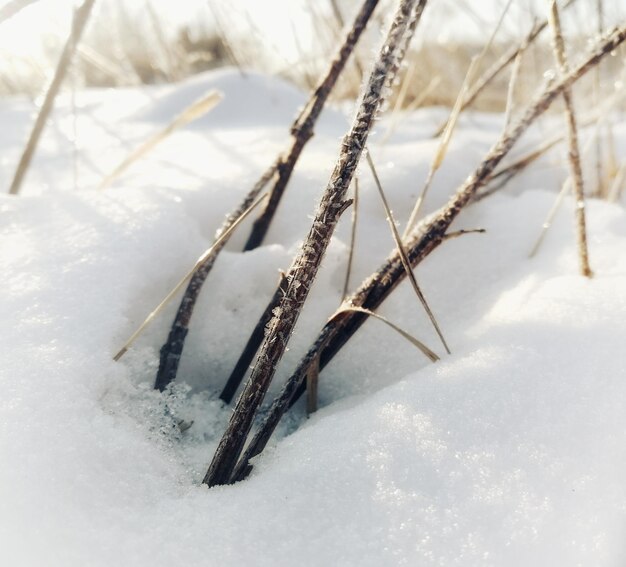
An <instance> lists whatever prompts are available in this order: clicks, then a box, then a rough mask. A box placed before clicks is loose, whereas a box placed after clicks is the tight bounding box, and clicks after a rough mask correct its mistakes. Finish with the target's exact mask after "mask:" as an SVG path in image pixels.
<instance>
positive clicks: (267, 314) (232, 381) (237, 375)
mask: <svg viewBox="0 0 626 567" xmlns="http://www.w3.org/2000/svg"><path fill="white" fill-rule="evenodd" d="M286 291H287V278H286V276H285V274H282V275H281V278H280V282H279V284H278V288H277V289H276V291H275V292H274V296H273V297H272V299H271V300H270V302H269V303H268V305H267V307H266V308H265V311H264V312H263V314H262V315H261V317H260V318H259V321H258V323H257V324H256V326H255V327H254V329H253V331H252V334H251V335H250V338H249V339H248V342H247V343H246V346H245V347H244V349H243V351H242V353H241V355H240V356H239V360H237V364H235V368H233V371H232V372H231V374H230V377H229V378H228V380H227V382H226V385H225V386H224V389H223V390H222V393H221V394H220V398H221V399H222V400H223V401H224V402H226V403H227V404H230V402H232V400H233V397H234V396H235V394H236V392H237V389H238V388H239V385H240V384H241V382H242V381H243V377H244V376H245V375H246V372H248V368H250V365H251V364H252V360H253V359H254V355H255V354H256V353H257V350H259V345H260V344H261V341H262V340H263V336H264V334H265V327H266V326H267V324H268V323H269V322H270V320H271V318H272V311H273V310H274V309H275V308H276V307H278V304H279V303H280V300H281V298H282V297H283V295H285V292H286Z"/></svg>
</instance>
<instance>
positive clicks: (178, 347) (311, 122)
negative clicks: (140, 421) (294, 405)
mask: <svg viewBox="0 0 626 567" xmlns="http://www.w3.org/2000/svg"><path fill="white" fill-rule="evenodd" d="M377 3H378V0H365V1H364V3H363V6H362V7H361V10H360V11H359V13H358V15H357V17H356V19H355V23H354V27H353V29H352V30H351V31H350V32H349V33H348V34H347V36H346V37H345V39H344V43H343V44H342V46H341V48H340V49H339V51H338V53H337V55H336V57H335V59H334V60H333V63H332V64H331V65H330V67H329V69H328V71H327V73H326V75H325V76H324V78H323V79H322V81H321V82H320V84H319V86H318V88H317V89H316V90H315V92H314V93H313V94H312V95H311V98H310V99H309V101H308V102H307V104H306V105H305V107H304V108H303V109H302V111H301V112H300V114H299V116H298V117H297V118H296V120H295V121H294V123H293V124H292V126H291V134H292V142H291V145H290V149H289V150H288V151H287V153H286V154H281V155H279V156H278V157H277V158H276V160H275V162H274V163H273V164H272V165H271V166H270V167H269V169H268V170H267V171H266V172H265V173H264V174H263V175H262V176H261V178H260V179H259V181H257V183H256V184H255V185H254V187H252V189H251V190H250V192H249V193H248V194H247V195H246V196H245V197H244V200H243V202H242V203H240V205H239V206H238V207H237V209H236V210H235V211H234V212H233V213H231V214H230V216H229V217H228V219H227V220H226V223H225V225H224V230H225V229H226V228H227V227H228V226H229V224H230V223H232V222H234V220H235V219H236V218H238V217H239V216H240V215H241V213H242V211H244V210H246V209H247V208H248V207H249V206H250V203H252V201H254V199H255V198H256V197H257V195H258V194H259V193H260V192H261V190H262V189H263V188H264V187H265V185H267V184H268V183H269V182H270V181H271V180H272V179H274V181H273V186H272V189H271V191H270V197H269V199H268V202H269V201H271V199H272V198H274V200H275V203H274V205H275V206H277V205H278V200H280V196H281V195H282V191H284V189H285V187H286V185H287V182H288V181H289V179H290V177H291V173H292V171H293V168H294V167H295V165H296V162H297V161H298V158H299V157H300V153H301V152H302V150H303V148H304V146H305V145H306V143H307V141H308V140H309V139H310V138H311V137H312V136H313V129H314V127H315V124H316V122H317V119H318V118H319V115H320V114H321V112H322V109H323V107H324V104H325V103H326V100H327V99H328V96H329V95H330V92H331V91H332V89H333V87H334V86H335V84H336V82H337V79H338V78H339V74H340V73H341V70H342V69H343V68H344V66H345V64H346V61H347V60H348V57H349V55H350V53H351V52H352V50H353V49H354V46H355V44H356V41H357V40H358V38H359V37H360V35H361V33H362V32H363V30H364V29H365V26H366V24H367V21H368V20H369V18H370V16H371V14H372V12H373V11H374V8H375V7H376V5H377ZM272 195H273V197H272ZM275 206H274V210H275ZM266 211H267V209H266ZM268 214H269V211H268V212H267V214H265V212H264V213H263V215H262V216H264V218H265V219H266V221H267V222H269V220H270V216H267V215H268ZM272 214H273V213H272ZM258 220H259V221H260V219H258ZM264 222H265V221H264ZM257 226H258V225H257ZM267 226H269V224H267V225H266V227H265V228H267ZM263 230H265V229H263ZM253 233H254V234H260V233H257V232H256V230H255V229H253ZM250 237H252V234H251V235H250ZM255 238H256V237H255ZM248 242H250V238H249V239H248ZM225 244H226V242H224V245H225ZM222 248H223V246H222V247H221V248H218V249H216V251H215V254H214V256H213V257H212V258H211V259H209V260H208V261H207V263H206V265H205V266H203V267H202V268H201V269H200V270H198V271H197V273H196V274H195V276H194V278H193V279H192V280H191V282H189V286H188V287H187V290H186V291H185V294H184V296H183V299H182V301H181V304H180V307H179V309H178V312H177V313H176V317H175V319H174V322H173V323H172V328H171V331H170V334H169V336H168V339H167V341H166V342H165V344H164V345H163V346H162V347H161V358H160V363H159V370H158V372H157V378H156V381H155V384H160V385H162V386H163V387H165V386H166V385H167V384H169V383H170V382H171V381H172V380H174V379H175V378H176V374H177V372H178V364H179V361H180V357H181V355H182V352H183V348H184V345H185V338H186V336H187V330H188V327H189V322H190V320H191V316H192V314H193V310H194V307H195V304H196V300H197V298H198V296H199V294H200V291H201V289H202V285H203V284H204V281H205V280H206V278H207V277H208V275H209V273H210V271H211V268H212V267H213V264H214V262H215V259H216V258H217V255H218V254H219V253H220V251H221V249H222ZM246 249H247V245H246ZM253 356H254V354H252V357H253ZM243 364H244V365H245V367H243V372H244V373H245V371H246V369H247V367H248V365H249V364H250V362H249V361H248V362H247V363H243ZM238 368H239V367H238ZM238 380H239V381H238ZM240 381H241V378H237V377H232V378H231V379H229V383H230V388H231V389H232V388H234V390H233V391H232V394H234V391H235V390H236V389H237V386H238V385H239V383H240ZM157 387H158V386H157ZM223 394H224V393H223ZM232 394H231V395H232Z"/></svg>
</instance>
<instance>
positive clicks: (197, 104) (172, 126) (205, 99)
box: [98, 90, 223, 189]
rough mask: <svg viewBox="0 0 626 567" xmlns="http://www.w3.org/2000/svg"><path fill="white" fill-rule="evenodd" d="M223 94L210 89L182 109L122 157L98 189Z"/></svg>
mask: <svg viewBox="0 0 626 567" xmlns="http://www.w3.org/2000/svg"><path fill="white" fill-rule="evenodd" d="M222 98H223V95H222V93H220V92H219V91H215V90H213V91H210V92H208V93H207V94H205V95H204V96H202V97H200V98H199V99H198V100H196V101H194V102H193V103H191V104H190V105H189V106H188V107H187V108H186V109H185V110H183V111H182V112H181V113H180V114H179V115H178V116H176V118H174V120H172V121H171V122H170V123H169V124H168V125H167V126H166V127H165V128H163V130H161V131H160V132H158V133H157V134H155V135H154V136H152V137H151V138H149V139H148V140H146V141H145V142H144V143H143V144H141V145H140V146H139V147H138V148H136V149H135V150H133V151H132V152H131V153H130V155H129V156H128V157H126V159H124V160H123V161H122V162H121V163H120V164H119V165H118V166H117V167H116V168H115V169H114V170H113V171H112V172H111V173H109V175H107V176H106V177H105V178H104V179H103V180H102V181H101V183H100V185H99V186H98V189H106V188H107V187H109V186H110V185H111V183H113V182H114V181H115V180H116V179H117V178H118V177H119V176H120V175H122V173H124V172H125V171H126V170H127V169H128V168H129V167H130V166H131V165H133V164H134V163H135V162H137V161H138V160H139V159H141V158H142V157H144V156H145V155H146V154H147V153H149V152H150V151H152V150H153V149H154V148H155V147H156V146H157V145H159V144H160V143H161V142H162V141H163V140H165V139H166V138H167V137H168V136H170V135H171V134H173V133H174V132H175V131H176V130H178V129H179V128H183V127H184V126H186V125H187V124H189V123H191V122H193V121H194V120H197V119H198V118H201V117H202V116H204V115H205V114H206V113H207V112H209V111H211V110H213V109H214V108H215V107H216V106H217V105H218V104H219V103H220V102H221V100H222Z"/></svg>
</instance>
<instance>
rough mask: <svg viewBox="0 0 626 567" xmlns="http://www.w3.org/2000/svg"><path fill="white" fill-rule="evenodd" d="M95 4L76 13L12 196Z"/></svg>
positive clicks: (87, 4)
mask: <svg viewBox="0 0 626 567" xmlns="http://www.w3.org/2000/svg"><path fill="white" fill-rule="evenodd" d="M94 3H95V0H85V1H84V2H83V4H82V5H81V6H80V8H78V9H77V10H76V11H75V12H74V18H73V19H72V29H71V31H70V35H69V37H68V38H67V41H66V42H65V46H64V47H63V51H62V52H61V56H60V57H59V62H58V63H57V67H56V70H55V72H54V76H53V77H52V81H51V82H50V85H49V86H48V90H47V91H46V96H45V97H44V101H43V104H42V105H41V109H40V110H39V114H38V115H37V119H36V120H35V124H34V125H33V129H32V131H31V133H30V136H29V138H28V142H26V146H25V147H24V151H23V153H22V156H21V157H20V161H19V163H18V165H17V169H16V170H15V175H14V177H13V181H12V182H11V187H10V189H9V194H11V195H17V194H18V193H19V192H20V189H21V187H22V182H23V181H24V177H25V176H26V173H27V171H28V168H29V166H30V162H31V161H32V159H33V156H34V155H35V151H36V149H37V145H38V144H39V139H40V138H41V134H42V133H43V130H44V128H45V126H46V121H47V120H48V117H49V116H50V113H51V112H52V109H53V107H54V101H55V99H56V97H57V95H58V94H59V90H60V89H61V85H62V84H63V81H64V80H65V76H66V75H67V71H68V69H69V68H70V65H71V63H72V57H73V56H74V53H75V51H76V46H77V45H78V42H79V41H80V38H81V36H82V34H83V31H84V29H85V26H86V25H87V21H88V20H89V15H90V14H91V10H92V8H93V5H94ZM5 8H6V6H5Z"/></svg>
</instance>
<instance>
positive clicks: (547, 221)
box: [481, 97, 619, 258]
mask: <svg viewBox="0 0 626 567" xmlns="http://www.w3.org/2000/svg"><path fill="white" fill-rule="evenodd" d="M617 100H619V99H618V98H617V97H616V98H614V99H613V101H614V102H613V104H614V103H615V101H617ZM608 116H609V114H608V112H607V113H604V114H602V115H601V116H600V119H599V120H598V121H597V122H596V124H595V128H594V130H593V133H592V135H591V136H590V137H589V139H588V140H587V142H586V143H585V146H584V147H583V151H582V155H583V156H585V155H587V154H588V153H589V152H590V151H591V149H592V148H593V145H594V142H595V141H596V139H597V136H598V135H599V133H600V128H601V126H602V123H603V122H604V121H605V120H607V118H608ZM571 186H572V177H571V176H569V177H568V178H567V179H566V180H565V182H564V183H563V185H562V187H561V190H560V191H559V194H558V195H557V197H556V200H555V202H554V204H553V205H552V207H551V208H550V210H549V211H548V214H547V215H546V219H545V220H544V222H543V224H542V225H541V232H540V233H539V236H538V237H537V240H536V241H535V244H534V245H533V247H532V249H531V251H530V252H529V254H528V257H529V258H532V257H533V256H535V255H536V254H537V252H538V251H539V248H540V247H541V245H542V244H543V241H544V240H545V238H546V234H547V232H548V230H550V227H551V226H552V222H553V221H554V217H555V216H556V213H557V212H558V211H559V209H560V208H561V205H562V204H563V200H564V198H565V196H566V195H567V193H568V191H569V190H570V189H571ZM481 197H482V195H481Z"/></svg>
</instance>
